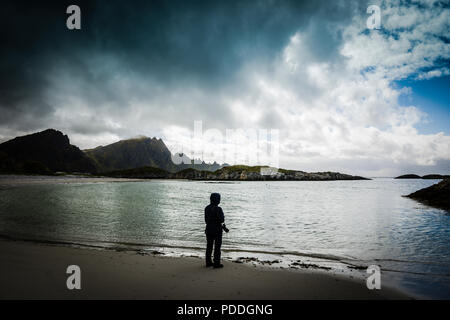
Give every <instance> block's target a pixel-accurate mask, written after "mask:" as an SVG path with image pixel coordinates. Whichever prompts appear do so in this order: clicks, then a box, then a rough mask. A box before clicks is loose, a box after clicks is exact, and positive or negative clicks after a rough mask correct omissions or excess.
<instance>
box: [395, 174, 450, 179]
mask: <svg viewBox="0 0 450 320" xmlns="http://www.w3.org/2000/svg"><path fill="white" fill-rule="evenodd" d="M445 178H450V176H448V175H442V174H427V175H424V176H423V177H421V176H418V175H417V174H404V175H402V176H398V177H396V178H395V179H445Z"/></svg>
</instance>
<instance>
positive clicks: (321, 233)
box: [0, 179, 450, 298]
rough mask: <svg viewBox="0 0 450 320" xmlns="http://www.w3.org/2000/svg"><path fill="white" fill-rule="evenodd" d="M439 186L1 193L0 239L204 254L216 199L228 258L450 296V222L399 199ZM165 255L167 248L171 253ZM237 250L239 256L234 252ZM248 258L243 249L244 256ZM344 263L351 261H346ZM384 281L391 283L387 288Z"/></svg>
mask: <svg viewBox="0 0 450 320" xmlns="http://www.w3.org/2000/svg"><path fill="white" fill-rule="evenodd" d="M436 182H438V180H394V179H374V180H370V181H329V182H324V181H320V182H319V181H318V182H314V181H286V182H226V183H211V182H198V181H177V180H153V181H142V182H121V183H114V182H105V183H103V182H99V183H70V184H40V185H23V186H17V187H8V188H3V189H0V235H6V236H10V237H15V238H27V239H45V240H63V241H69V242H70V241H74V242H81V243H95V244H101V245H103V246H116V245H118V244H120V245H122V246H125V247H126V246H130V247H131V246H134V247H136V246H139V247H142V248H143V249H146V248H155V247H156V248H157V247H166V248H170V250H171V251H176V248H184V249H180V251H183V250H184V251H189V252H193V253H194V254H198V255H201V254H202V251H200V250H202V249H201V248H203V247H204V245H205V239H204V232H203V230H204V221H203V209H204V207H205V205H206V204H208V202H209V200H208V198H209V194H210V193H211V192H220V193H221V194H222V203H221V206H222V208H223V210H224V213H225V219H226V223H227V226H228V227H229V228H230V230H231V232H230V233H228V234H226V235H224V249H228V251H226V252H225V256H228V257H234V258H236V257H239V256H241V257H247V256H256V257H260V258H261V259H265V258H267V257H270V259H280V261H284V262H285V264H286V265H289V263H291V262H292V261H297V260H296V259H298V260H300V261H302V262H305V261H306V262H313V263H314V264H319V265H327V266H332V267H333V268H338V269H339V268H341V269H342V270H345V269H347V264H348V263H349V264H352V265H357V266H367V265H370V264H377V265H380V266H381V269H382V271H383V273H382V285H383V283H386V282H388V284H389V285H394V286H396V287H399V288H402V289H405V290H407V291H408V292H410V293H412V294H414V295H417V296H420V297H432V298H450V240H449V239H450V216H449V214H448V213H446V212H445V211H443V210H439V209H434V208H430V207H427V206H424V205H422V204H420V203H417V202H415V201H413V200H411V199H408V198H405V197H402V195H406V194H409V193H411V192H413V191H415V190H418V189H421V188H424V187H427V186H430V185H432V184H434V183H436ZM170 250H169V251H170ZM236 250H239V251H236ZM242 251H243V252H242ZM346 263H347V264H346ZM383 281H385V282H383Z"/></svg>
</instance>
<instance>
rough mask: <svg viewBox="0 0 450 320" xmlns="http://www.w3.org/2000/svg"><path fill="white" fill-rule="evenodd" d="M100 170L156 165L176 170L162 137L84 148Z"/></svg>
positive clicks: (168, 169)
mask: <svg viewBox="0 0 450 320" xmlns="http://www.w3.org/2000/svg"><path fill="white" fill-rule="evenodd" d="M84 152H85V153H86V155H87V156H88V157H90V158H91V159H92V160H93V161H94V162H95V164H96V166H97V168H98V170H99V171H100V172H108V171H117V170H126V169H133V168H139V167H147V166H151V167H156V168H160V169H164V170H167V171H173V170H175V168H176V167H175V165H174V163H173V162H172V160H171V153H170V151H169V149H167V147H166V145H165V144H164V142H163V141H162V140H161V139H156V138H148V137H142V138H136V139H128V140H121V141H118V142H115V143H113V144H110V145H107V146H99V147H97V148H95V149H89V150H84Z"/></svg>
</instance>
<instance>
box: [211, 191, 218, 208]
mask: <svg viewBox="0 0 450 320" xmlns="http://www.w3.org/2000/svg"><path fill="white" fill-rule="evenodd" d="M209 199H210V200H211V204H214V205H218V204H219V203H220V193H211V196H210V197H209Z"/></svg>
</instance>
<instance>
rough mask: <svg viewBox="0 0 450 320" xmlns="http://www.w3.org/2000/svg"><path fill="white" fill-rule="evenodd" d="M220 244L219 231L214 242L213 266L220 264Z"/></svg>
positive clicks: (220, 236)
mask: <svg viewBox="0 0 450 320" xmlns="http://www.w3.org/2000/svg"><path fill="white" fill-rule="evenodd" d="M221 246H222V233H219V234H218V235H217V236H216V238H215V242H214V265H215V266H220V265H221V264H220V256H221V252H220V247H221Z"/></svg>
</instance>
